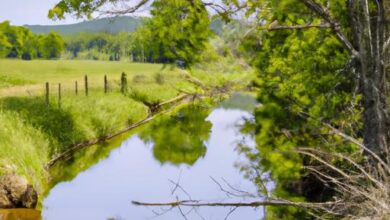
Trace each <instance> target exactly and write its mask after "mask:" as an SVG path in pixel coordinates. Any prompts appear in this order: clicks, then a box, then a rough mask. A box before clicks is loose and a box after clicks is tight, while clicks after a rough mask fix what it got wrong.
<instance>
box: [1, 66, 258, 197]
mask: <svg viewBox="0 0 390 220" xmlns="http://www.w3.org/2000/svg"><path fill="white" fill-rule="evenodd" d="M122 72H125V73H126V74H127V80H128V93H127V94H122V93H120V83H119V82H120V76H121V73H122ZM183 72H184V71H183V70H178V69H171V68H164V69H163V66H162V65H157V64H136V63H121V62H101V61H20V60H0V123H1V125H2V126H0V174H1V173H6V172H16V173H18V174H20V175H23V176H25V177H27V178H28V179H29V180H30V181H31V183H33V184H34V186H35V187H36V188H37V189H39V190H41V191H44V190H45V186H46V185H47V180H48V173H47V171H46V170H45V169H44V166H45V165H46V163H47V162H48V161H49V160H50V159H51V158H53V157H54V156H56V155H58V154H60V153H61V152H64V151H65V150H67V149H68V148H69V147H70V146H71V145H73V144H76V143H80V142H83V141H86V140H91V139H95V138H99V137H102V136H105V135H107V134H112V133H115V132H116V131H118V130H120V129H122V128H124V127H126V126H128V125H129V124H132V123H134V122H137V121H139V120H141V119H143V118H144V117H146V116H147V114H148V108H147V107H146V106H145V105H144V104H143V103H142V102H141V101H145V100H147V101H148V102H162V101H165V100H168V99H171V98H173V97H176V96H177V95H179V94H180V92H179V91H189V92H193V91H199V90H200V88H198V87H197V86H195V85H194V84H193V83H190V82H188V81H187V80H185V77H183ZM85 74H87V75H88V78H89V85H90V91H89V95H88V96H85V94H84V88H83V78H84V75H85ZM104 75H107V76H108V80H109V89H110V92H109V93H108V94H105V93H104V92H103V77H104ZM192 75H193V76H195V77H197V78H198V79H201V80H202V82H203V83H205V84H206V85H212V86H220V85H222V84H224V83H226V82H234V83H235V84H236V85H238V86H244V85H246V84H248V83H249V78H250V75H251V74H250V73H244V72H242V71H237V72H233V73H228V74H227V73H218V72H209V71H206V70H196V69H195V70H193V72H192ZM76 80H77V81H78V83H79V93H78V95H76V94H75V91H74V82H75V81H76ZM45 82H49V83H50V85H51V87H50V90H51V92H50V105H49V106H47V104H46V102H45V96H44V84H45ZM58 83H61V85H62V98H61V105H59V104H58V102H59V100H58V97H57V96H58V92H57V91H58V88H57V86H58Z"/></svg>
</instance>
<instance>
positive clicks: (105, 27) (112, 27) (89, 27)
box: [25, 16, 223, 36]
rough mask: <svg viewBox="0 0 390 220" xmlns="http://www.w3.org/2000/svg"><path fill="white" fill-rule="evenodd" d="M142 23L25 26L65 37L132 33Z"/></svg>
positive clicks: (215, 26)
mask: <svg viewBox="0 0 390 220" xmlns="http://www.w3.org/2000/svg"><path fill="white" fill-rule="evenodd" d="M142 22H143V18H141V17H130V16H120V17H115V18H100V19H95V20H91V21H83V22H80V23H76V24H67V25H25V27H27V28H29V29H30V30H31V31H32V32H33V33H35V34H47V33H50V31H55V32H57V33H59V34H60V35H63V36H66V35H71V34H75V33H80V32H86V33H94V32H107V33H113V34H115V33H118V32H133V31H135V30H136V29H137V27H139V26H140V25H141V24H142ZM222 26H223V22H222V21H221V20H219V19H216V20H213V21H212V22H211V25H210V27H211V29H212V30H213V31H214V32H215V33H216V34H220V33H221V32H222Z"/></svg>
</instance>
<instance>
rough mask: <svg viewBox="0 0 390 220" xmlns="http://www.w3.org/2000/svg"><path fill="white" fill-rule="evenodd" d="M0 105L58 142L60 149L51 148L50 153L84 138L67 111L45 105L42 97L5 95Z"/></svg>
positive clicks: (52, 140) (51, 139)
mask: <svg viewBox="0 0 390 220" xmlns="http://www.w3.org/2000/svg"><path fill="white" fill-rule="evenodd" d="M0 106H1V107H2V109H4V110H7V111H12V112H17V113H18V114H20V116H21V118H22V119H23V120H24V122H25V123H28V124H31V125H32V126H33V127H35V128H37V129H40V130H41V131H42V132H44V133H45V134H46V135H47V137H48V138H49V139H50V141H51V142H56V143H59V145H60V149H51V153H55V152H58V151H62V150H63V149H64V148H65V147H67V146H69V145H71V144H73V142H74V140H83V139H84V137H83V136H82V132H80V131H78V130H77V129H76V128H75V125H74V121H73V119H72V115H71V114H70V113H69V112H66V111H65V110H63V109H61V108H58V107H55V106H51V105H49V106H47V105H46V103H45V101H44V100H43V99H42V98H29V97H7V98H3V99H1V100H0ZM51 146H57V145H53V144H52V145H51Z"/></svg>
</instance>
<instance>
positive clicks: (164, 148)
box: [42, 106, 262, 220]
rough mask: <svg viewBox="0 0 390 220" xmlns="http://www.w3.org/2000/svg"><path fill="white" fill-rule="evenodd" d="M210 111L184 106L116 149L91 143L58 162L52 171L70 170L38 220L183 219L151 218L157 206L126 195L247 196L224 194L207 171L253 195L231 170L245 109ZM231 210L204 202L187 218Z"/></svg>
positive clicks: (252, 214)
mask: <svg viewBox="0 0 390 220" xmlns="http://www.w3.org/2000/svg"><path fill="white" fill-rule="evenodd" d="M210 112H211V110H210V109H207V108H204V107H201V106H189V107H186V108H182V109H181V110H179V111H178V112H177V113H176V114H174V115H173V116H169V117H165V118H160V119H159V120H158V121H156V122H155V123H153V124H150V125H149V127H146V128H144V129H142V130H140V131H139V132H137V133H138V135H134V136H132V137H130V138H128V139H127V140H125V141H123V142H122V143H121V144H120V147H117V148H116V149H114V147H111V146H108V148H106V150H101V153H102V154H101V155H99V154H98V152H100V151H99V150H97V149H93V148H92V149H87V150H86V152H81V153H80V154H79V156H76V157H75V158H74V160H73V161H71V163H69V164H68V165H63V166H60V167H57V171H56V173H57V174H58V176H61V173H68V174H71V175H64V176H62V177H64V179H66V180H68V181H69V182H61V183H58V184H56V185H55V186H54V188H53V189H52V190H51V191H50V193H49V195H48V196H47V197H46V199H45V200H44V202H43V214H42V215H43V219H48V220H51V219H56V220H61V219H64V220H65V219H76V220H77V219H150V217H155V219H166V220H171V219H182V216H181V214H180V212H179V211H178V210H177V209H174V210H172V211H170V212H167V213H165V214H164V215H161V216H158V217H156V216H155V214H154V213H153V211H158V212H161V210H159V209H158V210H151V209H148V208H143V207H136V206H132V205H131V201H132V200H136V201H149V202H150V201H154V202H165V201H174V200H176V199H177V198H179V199H188V195H187V193H188V194H189V195H190V196H191V197H192V198H193V199H202V200H204V201H208V202H237V201H238V202H248V201H249V200H248V198H229V197H227V195H226V194H225V193H224V192H222V191H221V190H220V189H219V187H218V186H217V185H216V184H215V183H214V182H213V181H212V180H211V179H210V177H213V178H214V179H216V180H220V181H221V182H222V179H223V180H224V181H227V182H228V183H229V184H230V185H231V186H234V187H236V188H239V189H244V190H246V191H249V192H252V193H254V194H256V192H257V191H258V189H257V187H256V186H255V185H254V183H253V182H252V181H250V180H248V179H245V178H243V173H242V172H241V171H240V169H237V164H241V163H245V162H246V161H247V158H246V157H245V156H244V155H240V154H239V153H238V152H237V151H236V147H237V143H239V142H240V141H242V139H243V138H250V136H248V135H243V134H242V133H241V132H240V127H241V126H237V124H241V125H242V124H243V122H244V120H243V118H250V117H251V114H250V113H248V112H246V111H242V110H237V109H235V110H228V109H223V108H217V109H214V110H213V111H212V112H211V113H210ZM250 141H252V142H253V140H250ZM117 146H119V144H118V145H117ZM206 152H207V153H206ZM102 155H103V156H102ZM91 157H92V158H91ZM88 158H89V159H88ZM91 161H92V162H91ZM195 162H196V163H195ZM94 163H95V164H94ZM69 169H70V170H71V171H69ZM60 179H61V178H57V181H60ZM179 179H180V185H181V187H183V188H184V189H185V190H186V192H187V193H184V192H182V191H180V190H177V191H175V192H174V193H172V191H171V190H172V188H173V186H172V184H171V183H170V181H169V180H174V181H178V180H179ZM183 209H184V208H183ZM183 211H184V212H189V211H190V209H188V210H185V209H184V210H183ZM229 211H230V210H229V209H226V208H202V209H201V210H199V212H195V211H193V210H192V211H191V212H189V214H188V215H187V218H188V219H202V218H203V219H208V220H212V219H224V217H225V216H226V215H227V214H228V213H229ZM200 216H202V217H200ZM261 216H262V210H256V209H253V208H243V209H238V210H236V211H235V212H234V213H232V214H231V215H230V216H229V219H231V220H232V219H233V220H234V219H260V218H261Z"/></svg>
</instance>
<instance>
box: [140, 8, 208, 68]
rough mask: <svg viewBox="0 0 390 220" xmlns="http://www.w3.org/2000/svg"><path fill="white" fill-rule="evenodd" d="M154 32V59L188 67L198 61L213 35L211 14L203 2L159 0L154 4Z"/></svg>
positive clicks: (152, 22)
mask: <svg viewBox="0 0 390 220" xmlns="http://www.w3.org/2000/svg"><path fill="white" fill-rule="evenodd" d="M151 14H152V18H151V19H150V20H149V21H148V22H147V27H148V28H149V29H150V30H151V41H152V42H153V44H152V46H153V49H154V51H153V52H154V54H153V56H154V58H155V59H157V60H162V61H164V62H168V63H173V62H175V61H176V60H181V61H184V62H185V66H187V67H188V66H190V65H191V64H193V63H195V62H197V61H198V60H199V54H200V52H201V51H202V50H203V49H204V48H205V43H206V42H207V40H208V38H209V37H210V35H211V30H210V20H209V16H208V12H207V10H206V8H205V6H204V5H203V3H202V1H200V0H195V1H178V0H156V1H154V2H153V4H152V10H151Z"/></svg>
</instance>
